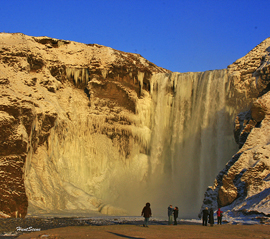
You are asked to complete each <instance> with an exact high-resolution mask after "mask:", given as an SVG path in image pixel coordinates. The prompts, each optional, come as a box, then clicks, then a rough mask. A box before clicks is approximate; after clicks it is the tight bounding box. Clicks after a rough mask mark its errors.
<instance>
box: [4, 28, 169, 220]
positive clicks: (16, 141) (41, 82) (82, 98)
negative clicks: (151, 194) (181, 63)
mask: <svg viewBox="0 0 270 239" xmlns="http://www.w3.org/2000/svg"><path fill="white" fill-rule="evenodd" d="M158 72H168V71H167V70H165V69H163V68H160V67H157V66H155V65H154V64H152V63H151V62H149V61H147V60H145V59H144V58H143V57H141V56H140V55H137V54H131V53H125V52H121V51H117V50H114V49H111V48H109V47H104V46H101V45H97V44H89V45H86V44H80V43H76V42H71V41H63V40H57V39H52V38H48V37H30V36H26V35H23V34H20V33H18V34H6V33H1V34H0V91H1V94H0V132H1V139H0V168H1V170H0V180H1V188H0V211H2V212H3V213H4V214H6V215H10V216H12V217H24V216H25V215H26V213H27V210H28V211H31V210H30V208H35V209H39V210H41V211H42V208H45V210H44V211H43V212H46V209H48V210H51V211H53V210H55V209H56V208H57V209H60V210H61V209H67V208H68V209H70V210H72V209H74V208H78V207H77V205H79V204H83V203H87V204H88V205H82V206H80V207H79V208H82V209H84V208H91V209H93V210H96V211H102V212H105V213H106V212H107V211H108V210H109V209H108V208H109V207H108V206H107V205H104V204H102V202H101V201H100V200H99V199H98V198H97V197H96V196H99V194H98V193H96V195H95V196H92V195H91V192H93V190H94V187H97V185H98V182H99V181H102V177H104V171H105V170H106V168H105V166H99V165H100V164H98V163H96V165H95V162H93V161H91V164H92V167H91V169H86V170H85V171H83V170H82V171H80V172H84V174H85V175H87V176H85V175H78V173H77V172H78V170H79V169H78V168H77V167H81V166H78V164H77V163H76V161H78V160H84V159H85V160H86V161H85V164H89V163H90V159H91V155H93V154H97V155H98V156H99V157H100V158H99V159H100V160H101V161H102V160H104V162H103V163H104V165H106V164H109V163H117V160H118V158H119V160H121V158H123V157H122V155H123V154H130V153H131V152H130V147H129V144H131V143H134V142H133V141H136V138H135V139H134V140H133V139H131V137H130V135H129V134H130V128H131V127H132V126H131V125H133V124H138V125H139V124H140V122H139V120H138V119H137V118H136V117H135V118H134V114H135V113H137V114H139V113H138V111H139V109H137V102H138V101H140V98H142V97H143V94H145V92H147V91H149V85H150V84H149V79H150V77H151V75H152V74H153V73H158ZM82 126H84V127H82ZM89 135H90V136H89ZM136 137H140V136H139V135H137V136H136ZM131 140H132V142H131ZM80 141H85V142H86V143H87V144H88V147H86V148H82V147H81V146H80V143H79V142H80ZM95 144H99V147H100V149H99V150H100V152H95V150H97V148H95V147H94V145H95ZM84 145H85V144H84ZM111 145H113V146H114V147H113V148H114V152H112V154H113V155H110V156H107V155H106V156H104V155H102V152H103V148H106V147H111ZM93 148H95V149H93ZM138 148H139V150H141V151H145V150H147V149H145V147H144V146H143V145H141V146H138ZM56 156H57V157H59V158H60V161H58V163H55V161H54V160H55V157H56ZM80 157H81V158H83V159H80ZM110 157H115V158H117V160H116V159H115V160H116V161H114V160H113V159H112V158H111V162H107V160H109V159H110ZM69 163H71V164H74V165H70V166H71V167H72V168H73V169H74V170H73V172H65V167H62V166H63V165H65V164H69ZM60 166H61V167H60ZM56 167H59V168H56ZM98 167H103V169H104V170H103V169H100V168H98ZM60 168H61V170H63V171H64V173H63V174H61V175H62V176H61V177H62V178H61V177H60V176H59V174H58V173H57V170H60ZM89 170H90V171H89ZM84 176H85V177H84ZM84 180H88V181H91V183H87V182H85V181H84ZM84 183H85V185H83V186H82V187H87V188H85V191H87V192H88V193H89V194H86V193H85V192H84V191H83V190H82V189H81V187H80V186H78V185H80V184H84ZM104 190H108V189H104ZM52 194H53V195H52ZM78 198H80V199H78ZM80 200H81V201H82V202H80ZM67 205H68V206H67ZM33 210H34V209H33ZM106 210H107V211H106ZM110 210H112V211H113V210H114V209H113V208H112V207H110Z"/></svg>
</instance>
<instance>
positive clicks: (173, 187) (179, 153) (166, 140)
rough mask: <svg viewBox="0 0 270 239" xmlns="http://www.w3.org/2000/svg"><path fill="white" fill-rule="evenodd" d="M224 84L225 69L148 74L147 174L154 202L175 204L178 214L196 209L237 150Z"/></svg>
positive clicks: (185, 214) (192, 211) (226, 83)
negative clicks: (153, 183) (149, 134)
mask: <svg viewBox="0 0 270 239" xmlns="http://www.w3.org/2000/svg"><path fill="white" fill-rule="evenodd" d="M228 88H229V85H228V76H227V70H215V71H207V72H199V73H192V72H190V73H182V74H179V73H173V74H170V75H169V74H166V75H165V74H160V75H156V76H154V78H153V79H152V85H151V89H152V91H151V94H152V96H153V101H154V107H152V115H153V120H152V121H153V130H152V141H151V156H150V160H149V162H150V164H151V169H152V172H151V177H150V178H151V181H155V180H158V183H157V184H156V186H155V187H156V189H155V190H154V191H155V192H158V193H157V194H156V195H155V197H156V198H157V202H158V205H162V207H163V208H165V206H166V205H169V204H173V205H176V206H178V207H179V209H180V212H181V215H182V216H183V217H190V216H193V217H194V215H197V213H198V211H199V210H198V208H199V207H200V205H201V203H202V199H203V195H204V192H205V190H206V188H207V186H209V185H212V182H213V181H214V178H215V176H216V175H217V173H218V172H219V171H220V170H221V169H222V168H223V167H224V166H225V164H226V162H227V161H228V160H229V159H230V158H231V156H232V155H233V154H234V153H235V152H236V151H237V147H236V144H235V142H234V139H233V118H232V116H231V109H230V108H229V107H228V106H227V105H226V95H227V94H226V93H227V91H228ZM158 189H159V191H158ZM154 201H155V200H154ZM159 211H161V209H160V210H159Z"/></svg>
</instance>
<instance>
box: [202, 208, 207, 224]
mask: <svg viewBox="0 0 270 239" xmlns="http://www.w3.org/2000/svg"><path fill="white" fill-rule="evenodd" d="M202 213H203V218H202V220H203V223H202V225H203V226H207V220H208V208H207V207H206V208H205V209H203V211H202Z"/></svg>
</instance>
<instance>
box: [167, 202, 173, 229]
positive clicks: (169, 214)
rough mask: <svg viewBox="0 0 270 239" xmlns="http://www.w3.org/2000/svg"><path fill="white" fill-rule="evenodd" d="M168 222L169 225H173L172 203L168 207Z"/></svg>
mask: <svg viewBox="0 0 270 239" xmlns="http://www.w3.org/2000/svg"><path fill="white" fill-rule="evenodd" d="M168 218H169V219H168V224H169V225H172V224H173V207H172V205H170V206H169V207H168Z"/></svg>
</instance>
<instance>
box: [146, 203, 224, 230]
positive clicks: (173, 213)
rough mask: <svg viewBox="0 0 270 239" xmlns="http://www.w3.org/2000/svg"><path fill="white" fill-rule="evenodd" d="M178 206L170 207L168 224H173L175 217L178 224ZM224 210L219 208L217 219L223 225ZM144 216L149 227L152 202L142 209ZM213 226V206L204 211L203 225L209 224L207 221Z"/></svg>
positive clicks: (175, 223) (175, 222)
mask: <svg viewBox="0 0 270 239" xmlns="http://www.w3.org/2000/svg"><path fill="white" fill-rule="evenodd" d="M178 212H179V210H178V207H175V208H173V207H172V205H170V206H169V207H168V218H169V219H168V224H169V225H173V219H174V225H177V218H178ZM222 213H223V212H222V211H221V210H220V208H219V209H218V210H217V221H218V224H220V225H221V223H222ZM142 216H143V217H144V224H143V226H144V227H148V222H149V218H150V217H151V216H152V211H151V208H150V203H149V202H148V203H146V205H145V207H144V208H143V210H142ZM208 222H209V224H210V225H211V226H213V225H214V211H213V209H212V208H211V209H210V211H208V208H207V207H206V208H205V209H204V210H203V211H202V225H203V226H207V223H208Z"/></svg>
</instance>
